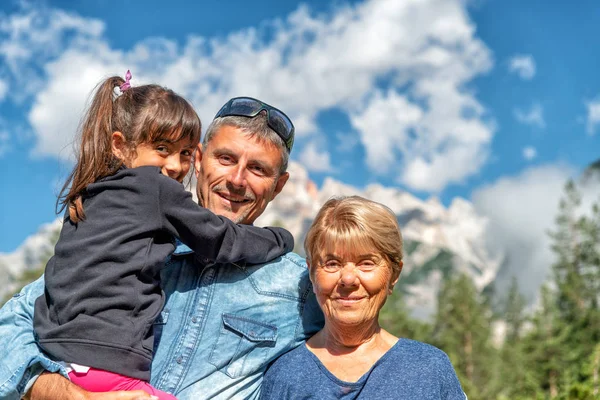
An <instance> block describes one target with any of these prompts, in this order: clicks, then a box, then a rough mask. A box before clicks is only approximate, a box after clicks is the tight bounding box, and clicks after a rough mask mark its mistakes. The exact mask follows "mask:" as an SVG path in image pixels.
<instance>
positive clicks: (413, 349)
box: [392, 338, 448, 363]
mask: <svg viewBox="0 0 600 400" xmlns="http://www.w3.org/2000/svg"><path fill="white" fill-rule="evenodd" d="M392 351H393V352H394V353H395V354H396V356H398V357H402V358H407V359H410V360H413V361H414V362H419V363H421V362H425V363H432V362H436V361H437V362H442V363H446V362H447V360H448V355H447V354H446V353H445V352H444V351H442V350H440V349H438V348H437V347H435V346H432V345H430V344H427V343H423V342H419V341H417V340H412V339H404V338H402V339H399V340H398V343H396V345H395V346H394V347H393V348H392Z"/></svg>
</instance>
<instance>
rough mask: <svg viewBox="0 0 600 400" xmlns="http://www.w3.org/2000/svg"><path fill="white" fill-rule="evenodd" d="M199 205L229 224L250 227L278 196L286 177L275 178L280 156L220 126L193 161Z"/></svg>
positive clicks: (263, 144) (272, 148)
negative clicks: (240, 224) (222, 217)
mask: <svg viewBox="0 0 600 400" xmlns="http://www.w3.org/2000/svg"><path fill="white" fill-rule="evenodd" d="M194 164H195V165H194V166H195V171H196V178H197V179H198V184H197V189H196V190H197V193H198V199H199V200H200V203H201V204H202V205H203V206H204V207H206V208H208V209H209V210H211V211H212V212H214V213H215V214H218V215H222V216H224V217H227V218H229V219H230V220H232V221H234V222H237V223H242V224H251V223H253V222H254V220H256V218H258V217H259V216H260V215H261V214H262V213H263V211H264V210H265V207H266V206H267V204H269V202H270V201H271V200H273V199H274V198H275V196H277V194H279V192H281V189H283V186H284V185H285V183H286V182H287V180H288V178H289V174H288V173H287V172H286V173H284V174H281V175H280V174H279V167H280V165H281V153H280V151H279V149H278V148H277V147H276V146H275V145H273V144H271V143H268V142H264V141H262V142H261V141H259V140H258V139H257V138H256V137H248V134H247V133H245V132H244V131H242V130H241V129H239V128H236V127H233V126H227V125H225V126H222V127H221V128H220V129H219V130H218V131H217V132H215V134H214V135H213V137H212V139H211V140H210V142H209V143H208V144H207V145H206V147H205V148H202V145H201V144H200V145H198V151H197V152H196V160H195V163H194Z"/></svg>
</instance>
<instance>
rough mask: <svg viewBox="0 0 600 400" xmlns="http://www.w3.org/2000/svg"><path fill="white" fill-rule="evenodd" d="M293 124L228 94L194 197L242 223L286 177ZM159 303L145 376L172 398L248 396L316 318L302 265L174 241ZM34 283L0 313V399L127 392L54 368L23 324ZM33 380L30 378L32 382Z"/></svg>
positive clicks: (316, 324)
mask: <svg viewBox="0 0 600 400" xmlns="http://www.w3.org/2000/svg"><path fill="white" fill-rule="evenodd" d="M293 139H294V128H293V125H292V123H291V121H290V120H289V118H288V117H287V116H286V115H285V114H283V113H282V112H281V111H279V110H278V109H276V108H273V107H271V106H269V105H267V104H264V103H262V102H260V101H258V100H255V99H251V98H234V99H231V100H230V101H229V102H227V103H226V104H225V105H224V106H223V108H222V109H221V110H220V111H219V113H217V116H216V117H215V120H214V121H213V122H212V124H211V125H210V127H209V128H208V131H207V133H206V136H205V138H204V141H203V143H202V144H201V145H199V146H198V149H197V154H196V159H195V162H194V169H195V174H196V177H197V179H198V184H197V189H196V190H197V194H198V198H199V201H200V203H201V204H202V205H203V206H205V207H207V208H209V209H211V210H212V211H213V212H215V213H216V214H220V215H223V216H226V217H228V218H230V219H231V220H233V221H235V222H238V223H244V224H251V223H253V222H254V221H255V220H256V218H258V216H259V215H261V214H262V213H263V211H264V210H265V207H266V206H267V204H268V203H269V202H270V201H271V200H273V199H274V198H275V196H277V195H278V194H279V193H280V192H281V190H282V189H283V187H284V185H285V183H286V182H287V180H288V177H289V174H288V173H287V172H286V168H287V163H288V158H289V152H290V150H291V148H292V145H293ZM162 285H163V289H164V291H165V294H166V296H167V301H166V304H165V307H164V310H163V312H162V315H161V316H160V318H158V320H157V321H156V323H155V327H154V329H155V337H156V343H155V356H154V360H153V363H152V378H151V383H152V385H154V386H155V387H156V388H158V389H160V390H163V391H166V392H170V393H172V394H174V395H176V396H177V397H178V398H179V399H180V400H186V399H190V400H191V399H194V400H195V399H204V398H223V399H225V398H232V399H251V398H257V397H258V395H259V393H260V384H261V381H262V376H263V373H264V371H265V370H266V368H267V366H268V364H269V363H270V362H271V361H273V360H274V359H275V358H277V357H278V356H279V355H281V354H283V353H285V352H286V351H288V350H290V349H292V348H294V347H296V346H297V345H299V344H300V343H301V342H302V341H303V340H304V339H305V338H307V337H310V336H311V335H312V334H314V333H315V332H317V331H318V330H319V329H320V328H321V327H322V325H323V320H322V314H321V312H320V309H319V307H318V305H317V303H316V301H315V299H314V294H313V293H312V287H311V285H310V282H309V279H308V273H307V269H306V264H305V262H304V260H303V259H302V258H300V257H299V256H298V255H296V254H288V255H285V256H283V257H281V258H279V259H276V260H274V261H272V262H270V263H268V264H264V265H234V264H231V265H214V264H209V263H208V262H207V260H199V259H197V258H196V257H195V256H194V254H193V253H192V252H191V251H190V250H189V249H188V248H187V247H185V246H184V245H180V246H179V247H178V248H177V250H176V252H175V254H174V255H173V256H172V257H171V260H169V262H168V263H167V267H166V268H165V269H164V270H163V273H162ZM42 293H43V280H42V279H41V278H40V279H39V280H37V281H36V282H34V283H32V284H30V285H28V286H27V287H26V288H24V289H23V291H22V292H21V293H20V294H18V295H15V297H14V298H13V299H11V300H10V301H9V302H8V303H7V304H6V305H5V306H4V307H3V308H2V309H1V310H0V343H2V346H1V347H0V398H2V399H13V398H14V399H17V398H19V397H20V396H21V395H23V393H25V392H28V394H29V396H30V398H31V399H32V400H36V399H69V398H88V399H91V398H94V399H109V398H113V399H114V398H121V399H131V398H132V397H131V394H127V393H120V394H119V396H122V397H115V396H117V395H115V394H110V395H102V394H89V393H87V392H85V391H83V390H82V389H80V388H78V387H76V386H75V385H73V384H71V383H70V382H69V381H68V380H67V379H65V378H64V377H63V376H61V375H59V374H56V373H55V374H47V373H44V374H43V375H41V376H40V377H39V378H37V380H36V379H35V378H36V377H38V376H39V374H40V373H41V372H42V371H44V370H46V371H49V372H60V373H61V374H62V375H65V370H64V368H63V367H62V366H61V365H59V364H58V363H56V362H53V361H51V360H49V359H48V358H47V357H46V356H45V355H44V354H42V353H41V352H40V351H39V349H38V348H37V345H36V344H35V340H34V337H33V329H32V326H31V321H32V316H33V315H32V314H33V303H34V301H35V299H36V298H37V297H38V296H39V295H41V294H42ZM32 383H33V384H32Z"/></svg>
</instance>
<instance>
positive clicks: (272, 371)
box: [265, 343, 312, 377]
mask: <svg viewBox="0 0 600 400" xmlns="http://www.w3.org/2000/svg"><path fill="white" fill-rule="evenodd" d="M311 358H312V357H311V353H310V352H309V351H308V349H307V348H306V344H304V343H302V344H301V345H300V346H298V347H296V348H294V349H292V350H290V351H288V352H287V353H285V354H282V355H281V356H280V357H279V358H278V359H276V360H275V361H274V362H273V363H272V364H271V366H270V367H269V369H268V370H267V372H266V374H265V377H267V376H277V375H279V374H281V373H284V374H286V375H287V374H289V373H290V372H291V371H293V370H294V369H297V368H300V369H303V370H304V369H306V364H307V362H310V360H311Z"/></svg>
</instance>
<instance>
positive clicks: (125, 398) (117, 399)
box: [25, 373, 158, 400]
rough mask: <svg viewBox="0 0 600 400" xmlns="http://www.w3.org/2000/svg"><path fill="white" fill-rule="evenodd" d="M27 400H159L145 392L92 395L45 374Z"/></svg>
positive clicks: (34, 386) (57, 377)
mask: <svg viewBox="0 0 600 400" xmlns="http://www.w3.org/2000/svg"><path fill="white" fill-rule="evenodd" d="M25 399H26V400H158V397H155V396H151V395H149V394H148V393H146V392H144V391H143V390H135V391H131V392H105V393H92V392H87V391H85V390H83V389H81V388H80V387H79V386H77V385H75V384H73V383H71V381H70V380H68V379H66V378H64V377H63V376H61V375H60V374H51V373H43V374H42V375H40V377H39V378H38V379H37V380H36V381H35V383H34V384H33V387H32V388H31V390H30V391H29V393H28V394H27V396H25Z"/></svg>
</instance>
